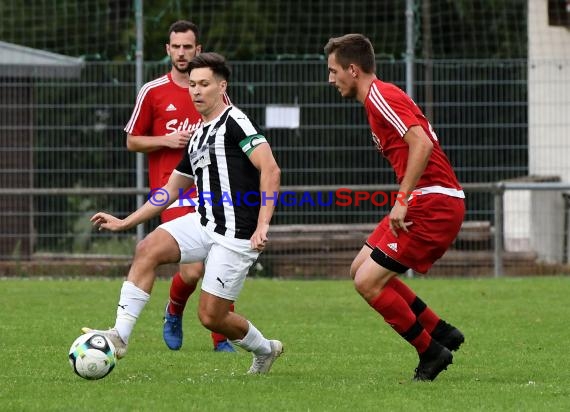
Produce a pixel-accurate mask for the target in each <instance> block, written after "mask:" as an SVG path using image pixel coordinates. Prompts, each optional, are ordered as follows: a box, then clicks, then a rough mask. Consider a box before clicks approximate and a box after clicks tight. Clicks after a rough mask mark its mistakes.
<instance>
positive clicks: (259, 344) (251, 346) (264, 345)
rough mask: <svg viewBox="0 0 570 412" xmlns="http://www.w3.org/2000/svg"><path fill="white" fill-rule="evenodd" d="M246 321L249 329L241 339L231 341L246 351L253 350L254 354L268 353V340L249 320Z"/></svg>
mask: <svg viewBox="0 0 570 412" xmlns="http://www.w3.org/2000/svg"><path fill="white" fill-rule="evenodd" d="M247 323H248V324H249V329H248V330H247V333H246V334H245V336H244V337H243V339H241V340H240V339H237V340H234V341H232V342H233V343H235V344H236V345H237V346H239V347H240V348H243V349H245V350H246V351H248V352H253V353H255V354H256V355H268V354H270V353H271V344H270V343H269V341H268V340H267V339H265V338H264V337H263V335H262V334H261V332H260V331H259V330H257V328H256V327H255V326H253V325H252V323H251V322H250V321H247Z"/></svg>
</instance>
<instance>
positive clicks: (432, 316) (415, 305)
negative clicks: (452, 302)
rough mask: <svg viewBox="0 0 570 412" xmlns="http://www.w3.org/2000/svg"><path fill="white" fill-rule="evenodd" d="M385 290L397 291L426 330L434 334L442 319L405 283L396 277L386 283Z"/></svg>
mask: <svg viewBox="0 0 570 412" xmlns="http://www.w3.org/2000/svg"><path fill="white" fill-rule="evenodd" d="M385 288H391V289H394V290H395V291H396V293H398V294H399V295H400V296H401V297H402V298H404V300H405V301H406V303H407V304H408V306H409V307H410V308H411V309H412V312H414V314H415V315H416V317H417V318H418V321H419V322H420V324H421V325H422V326H423V327H424V329H425V330H426V331H427V332H428V333H432V332H433V330H434V329H435V327H436V325H437V323H438V322H439V320H440V317H439V316H437V314H436V313H435V312H434V311H433V310H431V309H430V308H429V306H427V305H426V304H425V302H424V301H422V300H421V299H420V298H419V296H417V295H416V294H415V293H414V291H413V290H412V289H410V288H409V287H408V285H406V284H405V283H404V282H402V281H401V280H400V279H398V278H397V277H396V276H394V277H393V278H392V279H390V280H389V281H388V283H386V286H385Z"/></svg>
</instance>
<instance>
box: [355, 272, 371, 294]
mask: <svg viewBox="0 0 570 412" xmlns="http://www.w3.org/2000/svg"><path fill="white" fill-rule="evenodd" d="M351 275H352V269H351ZM352 279H353V284H354V289H356V291H357V292H358V293H359V294H360V295H361V296H363V297H365V295H366V294H367V292H368V290H369V289H370V287H371V282H370V280H369V279H368V277H367V276H365V275H364V274H363V273H362V272H359V271H358V270H356V271H355V272H354V274H353V275H352Z"/></svg>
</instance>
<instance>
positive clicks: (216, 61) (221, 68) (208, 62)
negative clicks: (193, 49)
mask: <svg viewBox="0 0 570 412" xmlns="http://www.w3.org/2000/svg"><path fill="white" fill-rule="evenodd" d="M202 67H209V68H210V69H212V72H214V74H215V75H216V76H220V77H221V78H223V79H224V80H226V81H228V80H229V79H230V68H229V67H228V65H227V63H226V59H225V58H224V56H222V55H221V54H218V53H200V54H199V55H197V56H196V57H194V58H193V59H192V60H191V61H190V64H189V65H188V73H190V72H191V71H192V70H193V69H201V68H202Z"/></svg>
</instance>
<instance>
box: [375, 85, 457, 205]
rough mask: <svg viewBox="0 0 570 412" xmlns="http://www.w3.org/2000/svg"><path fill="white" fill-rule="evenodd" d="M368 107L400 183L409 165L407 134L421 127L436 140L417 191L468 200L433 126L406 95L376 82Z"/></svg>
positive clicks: (379, 141) (378, 144) (377, 139)
mask: <svg viewBox="0 0 570 412" xmlns="http://www.w3.org/2000/svg"><path fill="white" fill-rule="evenodd" d="M364 107H365V109H366V115H367V117H368V123H369V124H370V128H371V129H372V140H373V142H374V144H375V145H376V147H377V148H378V151H379V152H380V153H382V154H383V155H384V157H386V159H388V162H390V164H391V165H392V167H393V169H394V172H395V173H396V178H397V179H398V183H401V182H402V179H403V178H404V175H405V173H406V166H407V163H408V151H409V147H408V144H407V143H406V142H405V141H404V135H405V134H406V132H407V131H408V129H409V128H410V127H412V126H420V127H422V128H423V129H424V131H425V132H426V134H427V135H428V137H429V138H430V139H431V140H432V142H433V151H432V153H431V156H430V158H429V160H428V164H427V166H426V168H425V170H424V173H423V174H422V176H421V177H420V179H419V180H418V183H417V185H416V189H422V188H425V189H426V190H423V191H422V192H426V193H433V192H435V193H444V194H448V195H450V196H454V197H461V198H463V197H464V195H463V191H462V190H461V185H460V184H459V181H458V180H457V177H456V176H455V173H454V171H453V169H452V167H451V164H450V163H449V160H448V159H447V156H446V155H445V153H444V152H443V150H442V149H441V146H440V145H439V142H438V139H437V136H436V134H435V132H434V131H433V128H432V126H431V124H430V123H429V121H428V120H427V119H426V117H425V116H424V115H423V113H422V112H421V110H420V109H419V107H418V106H417V105H416V104H415V103H414V101H413V100H412V99H411V98H410V97H409V96H408V95H407V94H406V93H404V92H403V91H402V90H401V89H399V88H398V87H397V86H396V85H394V84H391V83H385V82H383V81H381V80H378V79H376V80H374V81H373V82H372V85H371V86H370V90H369V91H368V96H366V101H365V103H364ZM448 189H449V190H448Z"/></svg>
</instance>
